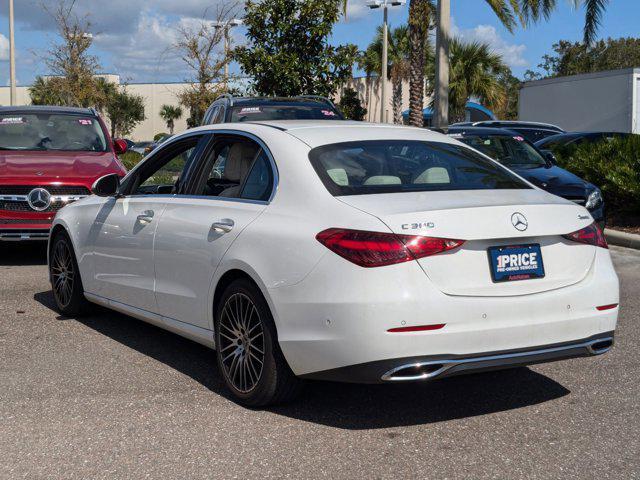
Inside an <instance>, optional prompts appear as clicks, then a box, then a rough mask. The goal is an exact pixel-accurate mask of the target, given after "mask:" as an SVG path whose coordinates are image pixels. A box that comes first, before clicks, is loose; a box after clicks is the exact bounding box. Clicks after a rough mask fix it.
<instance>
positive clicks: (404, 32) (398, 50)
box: [365, 25, 410, 124]
mask: <svg viewBox="0 0 640 480" xmlns="http://www.w3.org/2000/svg"><path fill="white" fill-rule="evenodd" d="M382 35H383V34H382V27H378V30H377V32H376V36H375V39H374V40H373V42H372V43H371V44H370V45H369V46H368V47H367V50H366V52H365V56H366V57H368V58H370V59H372V66H373V67H374V69H375V72H376V73H377V74H378V76H380V75H381V74H382V66H381V61H382ZM388 39H389V49H388V56H387V58H388V65H387V72H388V75H389V79H391V84H392V92H393V94H392V100H391V104H392V106H393V123H398V124H399V123H402V82H403V81H404V80H407V79H408V78H409V54H410V49H409V28H408V27H407V26H406V25H402V26H400V27H398V28H395V29H391V31H390V33H389V36H388Z"/></svg>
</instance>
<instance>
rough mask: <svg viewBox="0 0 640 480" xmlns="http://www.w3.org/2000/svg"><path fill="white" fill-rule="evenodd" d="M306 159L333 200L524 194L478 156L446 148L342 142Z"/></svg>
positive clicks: (518, 183) (428, 144)
mask: <svg viewBox="0 0 640 480" xmlns="http://www.w3.org/2000/svg"><path fill="white" fill-rule="evenodd" d="M309 158H310V160H311V163H312V165H313V167H314V168H315V170H316V172H317V173H318V175H319V176H320V178H321V180H322V181H323V183H324V184H325V186H326V187H327V189H328V190H329V191H330V192H331V193H332V194H333V195H363V194H372V193H396V192H416V191H434V190H487V189H505V188H517V189H519V188H530V187H529V186H528V185H527V184H525V183H524V182H523V181H522V180H520V179H519V178H518V177H516V176H515V175H514V174H513V173H511V172H510V171H509V170H507V169H505V168H503V167H501V166H499V165H498V164H496V163H495V162H492V161H491V160H489V159H487V158H485V157H483V156H482V155H480V154H479V153H477V152H475V151H473V150H471V149H469V148H467V147H463V146H460V145H455V144H449V143H440V142H421V141H403V140H377V141H361V142H347V143H339V144H330V145H325V146H322V147H317V148H315V149H313V150H312V151H311V152H310V153H309Z"/></svg>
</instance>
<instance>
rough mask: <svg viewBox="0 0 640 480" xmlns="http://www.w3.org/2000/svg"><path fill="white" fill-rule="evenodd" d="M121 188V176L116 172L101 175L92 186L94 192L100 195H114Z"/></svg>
mask: <svg viewBox="0 0 640 480" xmlns="http://www.w3.org/2000/svg"><path fill="white" fill-rule="evenodd" d="M119 189H120V177H119V176H118V174H116V173H110V174H109V175H105V176H104V177H100V178H99V179H98V180H96V181H95V182H94V184H93V185H92V187H91V191H92V192H93V194H94V195H97V196H99V197H112V196H114V195H116V194H117V193H118V190H119Z"/></svg>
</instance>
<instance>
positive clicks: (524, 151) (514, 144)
mask: <svg viewBox="0 0 640 480" xmlns="http://www.w3.org/2000/svg"><path fill="white" fill-rule="evenodd" d="M459 140H460V141H461V142H464V143H466V144H467V145H469V146H470V147H473V148H475V149H476V150H479V151H481V152H482V153H484V154H485V155H487V156H489V157H491V158H495V159H496V160H498V161H499V162H500V163H502V164H503V165H506V166H507V167H522V168H536V167H545V166H547V161H546V160H545V159H544V158H543V157H542V155H540V154H539V153H538V151H537V150H536V149H535V148H534V147H532V146H531V144H529V143H528V142H526V141H525V140H524V138H523V137H521V136H518V135H516V136H513V137H512V136H508V135H466V136H464V137H461V138H459Z"/></svg>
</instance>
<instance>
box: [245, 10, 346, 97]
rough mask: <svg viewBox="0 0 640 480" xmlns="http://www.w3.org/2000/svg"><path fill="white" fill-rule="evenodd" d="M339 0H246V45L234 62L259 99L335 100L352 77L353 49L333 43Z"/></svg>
mask: <svg viewBox="0 0 640 480" xmlns="http://www.w3.org/2000/svg"><path fill="white" fill-rule="evenodd" d="M340 4H341V1H340V0H262V1H257V0H248V1H247V3H246V15H245V18H244V22H245V25H246V26H247V38H248V39H249V44H248V45H247V46H243V47H239V48H236V50H235V55H234V58H235V59H236V60H237V61H238V62H239V63H240V66H241V68H242V71H243V72H244V73H245V74H246V75H248V76H250V77H251V78H252V79H253V82H252V88H253V90H255V92H256V93H258V94H260V95H276V96H294V95H302V94H315V95H324V96H327V97H331V96H333V95H334V94H335V93H336V90H337V89H338V87H339V86H341V85H342V84H343V83H344V82H345V81H346V80H348V79H349V78H350V77H351V74H352V66H353V64H354V63H355V61H356V59H357V56H358V50H357V47H356V46H355V45H340V46H337V47H336V46H333V45H331V44H330V43H329V39H330V35H331V32H332V30H333V25H334V24H335V23H336V22H337V20H338V18H339V16H340Z"/></svg>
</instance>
